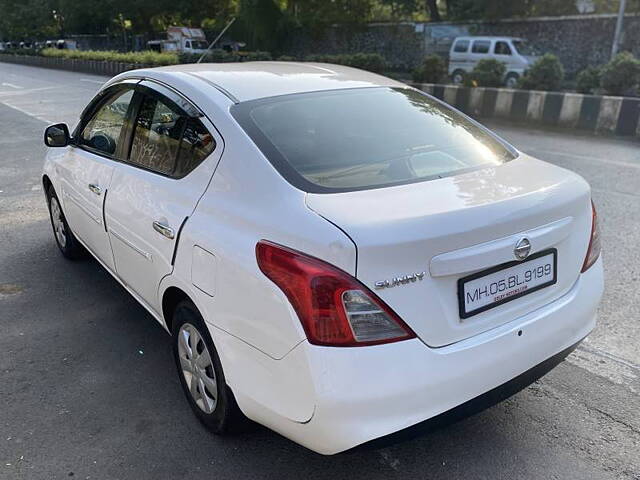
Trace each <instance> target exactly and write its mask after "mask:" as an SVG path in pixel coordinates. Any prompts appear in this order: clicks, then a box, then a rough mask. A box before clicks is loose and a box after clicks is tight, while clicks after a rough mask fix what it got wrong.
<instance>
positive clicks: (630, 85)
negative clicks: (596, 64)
mask: <svg viewBox="0 0 640 480" xmlns="http://www.w3.org/2000/svg"><path fill="white" fill-rule="evenodd" d="M638 81H640V60H638V59H636V58H634V56H633V55H632V54H631V53H629V52H622V53H619V54H618V55H616V56H615V57H614V58H613V59H612V60H611V61H610V62H609V63H607V64H606V65H605V66H604V67H602V76H601V78H600V86H601V87H602V88H604V90H605V91H606V92H607V93H609V94H611V95H625V94H627V93H633V90H634V89H635V87H636V86H637V85H638Z"/></svg>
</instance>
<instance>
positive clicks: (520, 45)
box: [512, 40, 540, 57]
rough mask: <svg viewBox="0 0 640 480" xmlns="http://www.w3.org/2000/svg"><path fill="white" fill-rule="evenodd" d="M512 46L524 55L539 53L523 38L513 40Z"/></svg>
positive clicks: (531, 55) (534, 55)
mask: <svg viewBox="0 0 640 480" xmlns="http://www.w3.org/2000/svg"><path fill="white" fill-rule="evenodd" d="M512 43H513V46H514V47H516V51H517V52H518V53H519V54H520V55H524V56H525V57H537V56H539V55H540V51H539V50H538V49H537V48H536V47H535V45H532V44H531V43H529V42H526V41H524V40H513V42H512Z"/></svg>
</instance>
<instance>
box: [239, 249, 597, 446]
mask: <svg viewBox="0 0 640 480" xmlns="http://www.w3.org/2000/svg"><path fill="white" fill-rule="evenodd" d="M602 291H603V274H602V260H601V259H600V260H598V261H597V263H596V264H595V265H594V266H593V267H592V268H590V269H589V270H588V271H587V272H585V273H584V274H582V275H580V278H579V279H578V281H577V282H576V284H575V285H574V286H573V288H572V289H571V290H570V291H569V292H568V293H567V294H566V295H564V296H563V297H562V298H560V299H558V300H556V301H554V302H552V303H551V304H548V305H546V306H544V307H542V308H540V309H538V310H536V311H534V312H531V313H529V314H527V315H525V316H523V317H520V318H518V319H516V320H513V321H512V322H510V323H508V324H506V325H502V326H501V327H498V328H495V329H492V330H490V331H488V332H485V333H483V334H480V335H476V336H474V337H472V338H469V339H467V340H463V341H460V342H457V343H455V344H452V345H449V346H445V347H441V348H429V347H427V346H426V345H425V344H424V343H422V342H421V341H420V340H418V339H413V340H408V341H403V342H397V343H392V344H387V345H378V346H373V347H359V348H327V347H318V346H314V345H311V344H309V343H308V342H306V341H305V342H303V343H301V344H299V345H298V346H297V347H296V348H295V349H294V350H293V351H292V352H290V353H289V354H288V355H287V356H286V357H285V358H283V359H282V360H280V361H281V362H295V365H297V367H298V368H295V369H287V370H288V371H290V372H294V371H300V372H306V373H303V375H304V376H305V377H309V378H305V379H304V380H301V379H297V380H296V381H295V382H296V383H297V384H299V389H300V390H305V391H309V392H312V393H311V395H312V398H310V401H312V402H313V403H314V410H313V415H311V417H310V419H309V420H308V421H305V422H299V421H298V422H296V421H291V420H290V419H288V418H286V417H285V416H283V415H282V414H277V413H275V411H274V409H272V408H269V406H267V405H264V404H258V403H256V402H253V401H250V400H248V399H246V398H244V399H242V401H240V400H241V399H239V403H240V405H241V407H243V410H245V413H246V414H247V415H248V416H249V417H250V418H253V419H254V420H256V421H258V422H260V423H262V424H264V425H266V426H268V427H270V428H271V429H273V430H275V431H277V432H279V433H281V434H282V435H284V436H286V437H288V438H290V439H292V440H294V441H296V442H298V443H300V444H302V445H304V446H306V447H308V448H310V449H311V450H314V451H316V452H318V453H322V454H334V453H338V452H341V451H344V450H347V449H350V448H352V447H355V446H357V445H360V444H363V443H365V442H368V441H371V440H374V439H377V438H380V437H383V436H386V435H389V434H392V433H394V432H398V431H401V430H404V429H407V428H408V427H411V426H414V425H417V424H420V423H422V422H425V421H426V420H428V419H433V418H434V417H437V416H438V415H440V414H442V413H443V412H448V411H450V410H452V409H454V408H455V407H460V409H458V410H457V411H454V412H451V413H450V416H453V417H455V416H456V415H459V414H460V413H464V411H465V410H467V411H468V413H471V410H470V409H471V405H472V404H473V405H475V403H473V402H472V403H467V402H469V401H471V400H472V399H476V398H477V397H479V398H478V400H477V401H478V402H481V403H484V404H487V403H490V404H492V403H497V402H499V401H501V400H502V399H504V398H506V397H505V396H504V395H505V394H506V396H509V395H511V394H513V393H515V392H516V391H518V390H519V389H521V388H524V387H525V386H526V385H528V384H529V383H531V382H532V381H534V380H535V379H536V378H538V377H539V376H541V375H544V374H545V373H546V372H547V371H548V370H550V369H551V368H553V367H554V366H555V365H556V364H557V363H559V362H560V361H561V360H562V358H564V356H566V355H567V354H568V353H569V352H570V351H571V349H572V348H574V347H575V346H576V345H577V344H578V343H579V342H580V341H581V340H582V339H583V338H584V337H586V336H587V335H588V334H589V332H590V331H591V330H592V329H593V327H594V326H595V321H596V309H597V306H598V303H599V301H600V297H601V296H602ZM501 386H502V387H501ZM514 389H515V390H514ZM509 392H511V393H509ZM465 405H466V407H465ZM444 418H446V415H445V416H443V417H440V420H442V419H444Z"/></svg>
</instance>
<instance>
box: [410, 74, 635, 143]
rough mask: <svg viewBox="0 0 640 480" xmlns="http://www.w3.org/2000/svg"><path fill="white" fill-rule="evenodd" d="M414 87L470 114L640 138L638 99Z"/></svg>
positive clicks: (560, 93) (427, 85) (501, 90)
mask: <svg viewBox="0 0 640 480" xmlns="http://www.w3.org/2000/svg"><path fill="white" fill-rule="evenodd" d="M413 86H414V87H416V88H418V89H420V90H422V91H424V92H426V93H429V94H431V95H433V96H434V97H436V98H439V99H440V100H443V101H445V102H447V103H448V104H450V105H452V106H454V107H455V108H457V109H458V110H461V111H463V112H465V113H467V114H468V115H471V116H472V117H482V118H503V119H508V120H515V121H518V122H526V123H531V124H538V125H548V126H561V127H567V128H575V129H580V130H586V131H590V132H594V133H609V134H615V135H625V136H635V137H638V138H640V98H634V97H609V96H599V95H582V94H579V93H564V92H540V91H536V90H511V89H507V88H483V87H476V88H467V87H458V86H453V85H437V84H432V83H418V84H413Z"/></svg>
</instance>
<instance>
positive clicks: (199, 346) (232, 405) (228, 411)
mask: <svg viewBox="0 0 640 480" xmlns="http://www.w3.org/2000/svg"><path fill="white" fill-rule="evenodd" d="M173 355H174V359H175V362H176V367H177V368H178V375H179V376H180V384H181V385H182V389H183V390H184V394H185V396H186V397H187V400H188V402H189V405H190V406H191V409H192V410H193V412H194V413H195V415H196V417H198V419H199V420H200V421H201V422H202V423H203V424H204V425H205V426H206V427H207V428H208V429H209V430H211V431H212V432H213V433H216V434H224V433H228V432H233V431H237V430H240V429H241V428H242V427H243V426H245V425H247V423H248V422H247V420H246V417H244V415H243V414H242V412H241V411H240V409H239V408H238V405H237V404H236V401H235V398H234V397H233V393H232V392H231V389H229V387H228V386H227V383H226V381H225V377H224V372H223V371H222V365H221V363H220V358H219V357H218V352H217V351H216V349H215V347H214V345H213V341H212V340H211V336H210V335H209V330H208V329H207V327H206V325H205V322H204V320H203V318H202V316H201V315H200V313H199V312H198V310H197V308H196V307H195V305H194V304H193V303H191V302H190V301H183V302H181V303H180V304H179V305H178V306H177V308H176V310H175V313H174V316H173Z"/></svg>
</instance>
